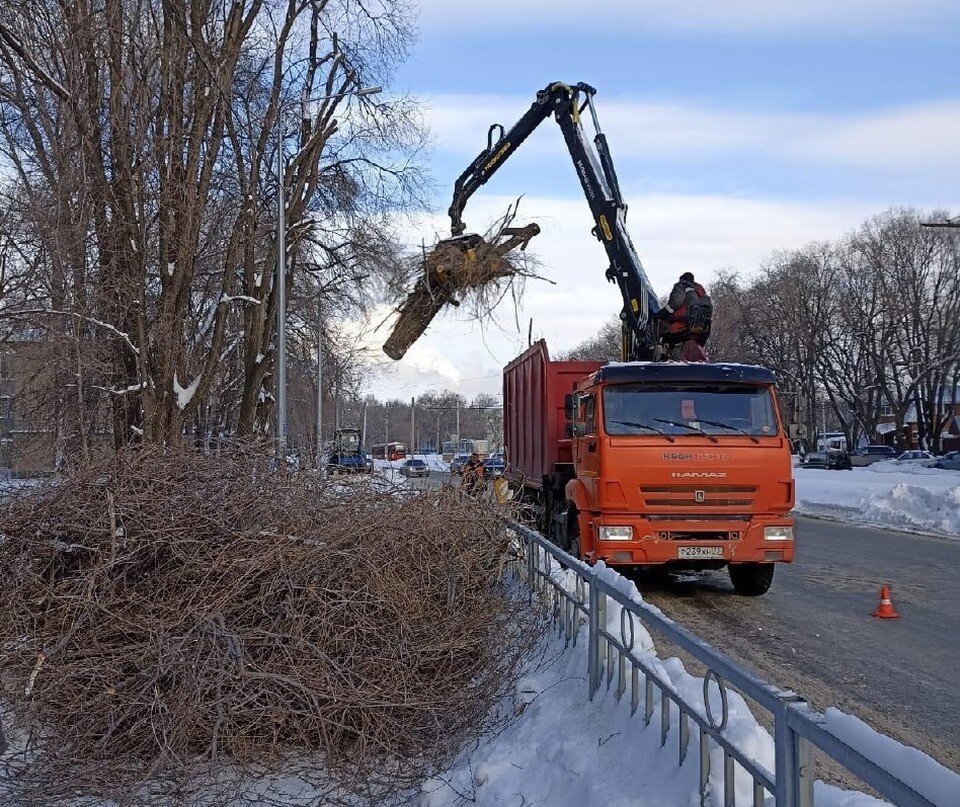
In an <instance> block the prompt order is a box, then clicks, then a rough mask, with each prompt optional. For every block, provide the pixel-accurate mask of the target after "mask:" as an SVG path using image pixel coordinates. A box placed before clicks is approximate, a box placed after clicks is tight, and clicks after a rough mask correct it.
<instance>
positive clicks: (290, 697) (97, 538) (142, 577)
mask: <svg viewBox="0 0 960 807" xmlns="http://www.w3.org/2000/svg"><path fill="white" fill-rule="evenodd" d="M501 515H502V514H500V513H497V512H496V511H495V510H494V509H492V508H491V506H490V505H489V504H488V503H481V502H478V501H475V500H473V499H464V498H462V497H461V496H459V495H458V494H457V492H456V491H454V490H450V489H447V490H434V491H421V492H416V493H413V494H409V495H396V493H395V492H390V491H384V490H383V489H382V488H377V486H376V484H375V483H373V482H370V481H363V480H349V481H348V482H346V483H343V482H339V483H332V482H327V481H324V480H321V479H318V478H315V477H310V476H309V475H306V474H299V473H293V474H290V473H288V474H281V473H277V472H276V471H275V470H273V469H272V467H271V461H270V459H269V457H267V456H266V455H264V454H261V453H259V452H258V451H255V450H248V449H233V450H231V451H230V452H227V453H221V454H220V455H219V456H216V457H211V456H205V455H202V454H199V453H184V452H174V451H169V450H163V449H158V448H156V449H155V448H142V449H140V450H130V451H127V452H123V453H120V454H118V455H116V456H114V457H111V458H109V459H105V460H103V461H101V462H97V463H94V464H92V465H91V466H88V467H86V468H84V469H83V470H81V471H79V472H77V473H75V474H71V475H68V476H66V477H65V478H63V479H61V480H58V481H57V482H56V483H52V484H49V485H47V486H45V487H42V488H40V489H33V490H32V491H31V492H30V493H29V494H23V495H19V496H17V497H16V498H14V499H13V500H12V501H10V502H9V503H8V504H7V505H6V506H5V508H4V511H3V512H2V513H0V531H2V534H3V538H2V541H0V587H2V591H3V592H4V607H3V608H2V609H0V698H2V701H3V705H4V709H5V717H4V725H5V728H6V729H7V733H8V736H9V737H10V738H11V741H12V744H13V746H14V747H16V748H19V750H18V751H17V752H16V753H13V752H10V751H8V753H7V755H6V757H5V758H4V760H3V763H4V764H5V766H6V771H4V772H3V774H5V775H0V802H2V803H4V804H8V803H21V804H25V803H30V804H57V803H64V804H65V803H70V804H79V803H81V802H80V801H79V800H77V799H78V796H83V797H86V798H90V799H93V798H97V799H100V798H108V799H115V800H117V801H118V802H119V803H136V804H148V803H154V802H155V803H163V804H169V803H175V802H179V803H188V804H200V803H203V804H215V803H222V802H224V801H228V800H229V801H230V802H231V803H236V802H237V801H238V794H241V796H242V794H246V797H247V799H248V800H250V801H255V802H256V803H261V804H262V803H271V800H272V802H273V803H285V804H292V803H299V802H296V801H295V800H294V799H292V797H290V796H289V794H288V795H286V796H283V797H282V798H281V797H280V796H279V795H277V793H276V791H272V792H273V795H272V796H271V791H270V788H266V791H265V790H264V787H263V786H262V782H261V784H260V785H258V789H257V790H256V796H251V795H250V792H251V791H249V790H245V787H246V785H244V784H243V783H244V782H249V781H251V780H252V779H254V778H260V779H262V777H263V776H273V775H275V774H277V773H278V772H279V773H280V774H283V775H284V776H290V775H294V776H295V777H299V780H300V781H306V782H308V783H310V785H311V787H312V788H313V789H312V790H311V792H312V793H314V794H315V795H316V794H317V793H322V794H323V797H322V798H321V801H322V803H335V802H336V796H337V794H339V795H340V796H342V797H344V798H350V799H356V798H358V797H359V798H363V799H368V800H371V801H373V802H375V803H378V804H383V803H387V802H389V801H390V800H391V799H392V798H393V797H395V796H396V795H397V794H398V793H401V792H402V791H403V790H404V789H405V788H407V787H409V786H411V785H412V784H415V783H416V782H419V781H421V780H422V779H423V778H424V777H426V776H430V775H433V774H435V773H436V772H437V771H438V770H439V769H442V768H443V766H444V765H445V764H447V763H448V762H449V760H450V758H451V755H453V754H456V753H457V751H458V749H459V748H461V747H462V744H463V743H464V742H467V741H469V740H470V739H471V738H475V737H477V736H479V733H481V732H483V731H485V730H487V729H489V728H490V721H491V719H493V718H492V715H493V714H494V712H495V710H492V708H491V707H492V706H493V705H494V704H495V703H497V702H498V701H499V700H500V699H501V698H502V697H503V696H504V695H505V694H506V693H508V692H509V691H510V690H511V687H512V686H513V685H514V683H515V680H516V674H517V671H518V667H519V665H520V664H522V662H523V660H524V658H525V657H526V654H527V651H528V649H529V647H530V643H531V642H533V641H535V637H536V636H537V634H538V631H537V630H536V629H535V626H533V625H531V622H530V619H531V617H529V616H527V611H526V609H525V608H523V607H522V605H521V604H519V603H517V602H516V601H515V600H513V599H511V597H510V596H509V593H508V591H507V589H506V587H505V585H504V584H503V582H502V581H501V575H502V571H503V563H504V560H505V557H506V552H507V549H508V546H507V539H506V538H505V537H504V532H503V529H502V525H501V523H500V522H499V521H498V518H499V516H501ZM225 782H229V785H227V784H225ZM214 785H216V787H214ZM211 788H212V789H211ZM218 788H219V789H218ZM228 793H229V796H228V795H227V794H228ZM240 800H242V798H241V799H240ZM352 803H356V802H355V801H354V802H352Z"/></svg>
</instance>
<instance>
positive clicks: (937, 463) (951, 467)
mask: <svg viewBox="0 0 960 807" xmlns="http://www.w3.org/2000/svg"><path fill="white" fill-rule="evenodd" d="M930 467H931V468H940V469H942V470H944V471H960V451H948V452H947V453H946V454H944V455H943V456H942V457H937V458H936V459H935V460H934V461H933V462H932V463H931V464H930Z"/></svg>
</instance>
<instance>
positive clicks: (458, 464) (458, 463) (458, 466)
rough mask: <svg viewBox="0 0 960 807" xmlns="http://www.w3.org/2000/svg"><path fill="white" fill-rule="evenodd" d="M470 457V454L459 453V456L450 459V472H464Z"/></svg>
mask: <svg viewBox="0 0 960 807" xmlns="http://www.w3.org/2000/svg"><path fill="white" fill-rule="evenodd" d="M469 459H470V455H469V454H457V456H455V457H454V458H453V459H452V460H450V473H452V474H455V475H460V474H462V473H463V466H464V465H466V464H467V460H469Z"/></svg>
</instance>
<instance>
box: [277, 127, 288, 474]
mask: <svg viewBox="0 0 960 807" xmlns="http://www.w3.org/2000/svg"><path fill="white" fill-rule="evenodd" d="M281 117H282V116H281V115H280V114H279V112H278V113H277V456H278V458H279V459H280V461H281V462H284V461H285V459H284V458H285V457H286V455H287V216H286V214H287V211H286V206H287V191H286V182H285V181H284V179H285V177H284V175H283V169H284V165H283V123H282V122H281Z"/></svg>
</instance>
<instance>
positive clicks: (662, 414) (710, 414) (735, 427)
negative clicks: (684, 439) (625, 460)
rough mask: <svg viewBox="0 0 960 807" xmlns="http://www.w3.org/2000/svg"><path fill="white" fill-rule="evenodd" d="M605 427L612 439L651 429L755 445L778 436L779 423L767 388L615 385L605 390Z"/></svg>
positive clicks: (718, 385)
mask: <svg viewBox="0 0 960 807" xmlns="http://www.w3.org/2000/svg"><path fill="white" fill-rule="evenodd" d="M647 424H652V425H654V426H655V427H656V428H655V429H651V428H650V427H649V426H647ZM603 427H604V430H605V431H606V433H607V434H609V435H613V436H617V435H626V434H633V435H637V434H650V432H651V431H652V430H653V431H661V430H662V431H663V432H665V433H666V434H668V435H681V434H690V433H692V432H694V431H700V432H702V433H703V434H707V435H724V436H728V437H739V436H741V435H745V436H747V437H750V438H751V439H754V440H755V439H756V438H757V437H772V436H773V435H775V434H776V433H777V418H776V415H775V414H774V408H773V398H772V397H771V395H770V390H769V388H767V387H751V386H746V385H744V384H702V383H698V384H656V385H653V384H615V385H611V386H609V387H605V388H604V390H603ZM738 433H739V434H738Z"/></svg>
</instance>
